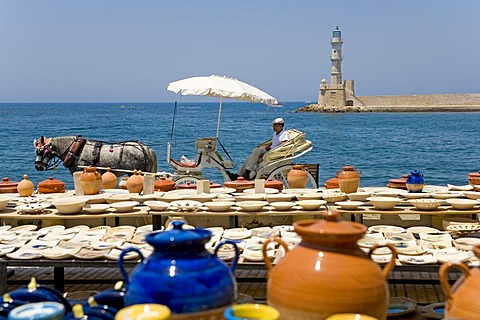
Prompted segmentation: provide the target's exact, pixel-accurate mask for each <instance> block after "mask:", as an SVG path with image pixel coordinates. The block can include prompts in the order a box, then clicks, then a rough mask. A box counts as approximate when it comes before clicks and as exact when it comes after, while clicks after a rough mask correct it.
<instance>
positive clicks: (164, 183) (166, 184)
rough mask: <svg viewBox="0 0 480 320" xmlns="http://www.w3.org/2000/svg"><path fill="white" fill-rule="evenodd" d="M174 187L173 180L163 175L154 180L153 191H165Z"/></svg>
mask: <svg viewBox="0 0 480 320" xmlns="http://www.w3.org/2000/svg"><path fill="white" fill-rule="evenodd" d="M175 188H176V184H175V182H174V181H172V180H170V179H167V178H165V177H160V179H159V180H157V181H155V191H164V192H167V191H170V190H175Z"/></svg>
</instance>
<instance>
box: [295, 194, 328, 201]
mask: <svg viewBox="0 0 480 320" xmlns="http://www.w3.org/2000/svg"><path fill="white" fill-rule="evenodd" d="M295 197H296V198H297V199H298V200H321V199H322V194H321V193H313V192H312V193H303V194H300V193H298V194H296V195H295Z"/></svg>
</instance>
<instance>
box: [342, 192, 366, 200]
mask: <svg viewBox="0 0 480 320" xmlns="http://www.w3.org/2000/svg"><path fill="white" fill-rule="evenodd" d="M371 195H372V193H370V192H354V193H348V194H347V197H348V199H350V200H352V201H367V198H368V197H370V196H371Z"/></svg>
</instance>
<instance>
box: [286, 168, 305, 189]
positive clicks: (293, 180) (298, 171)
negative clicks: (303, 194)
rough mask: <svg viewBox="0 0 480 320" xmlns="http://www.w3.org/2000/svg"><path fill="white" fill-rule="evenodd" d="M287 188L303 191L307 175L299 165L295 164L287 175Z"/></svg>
mask: <svg viewBox="0 0 480 320" xmlns="http://www.w3.org/2000/svg"><path fill="white" fill-rule="evenodd" d="M287 181H288V187H289V188H300V189H303V188H305V187H306V186H307V181H308V174H307V171H306V170H305V169H304V168H303V166H302V165H301V164H296V165H294V166H293V167H292V169H291V170H290V171H289V172H288V175H287Z"/></svg>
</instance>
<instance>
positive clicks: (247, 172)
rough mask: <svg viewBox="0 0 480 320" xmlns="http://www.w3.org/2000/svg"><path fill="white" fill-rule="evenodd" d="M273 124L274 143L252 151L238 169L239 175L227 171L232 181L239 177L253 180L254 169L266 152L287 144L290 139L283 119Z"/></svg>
mask: <svg viewBox="0 0 480 320" xmlns="http://www.w3.org/2000/svg"><path fill="white" fill-rule="evenodd" d="M272 124H273V131H274V132H273V137H272V142H271V143H270V144H269V145H267V146H266V147H257V148H255V149H254V150H253V151H252V153H251V154H250V155H249V156H248V158H247V159H246V160H245V162H244V163H243V165H242V167H241V168H240V169H238V171H237V174H235V173H231V172H229V171H227V174H228V176H229V177H230V179H232V180H236V179H237V178H238V177H239V176H242V177H244V178H245V179H247V180H250V179H253V178H254V177H255V175H256V172H255V171H254V169H255V166H256V165H257V162H258V160H259V159H260V157H261V156H263V155H264V154H265V152H267V151H269V150H272V149H275V148H277V147H278V146H280V145H281V144H283V143H285V142H287V141H288V140H289V139H290V136H289V135H288V132H287V131H286V130H284V129H283V127H284V125H285V122H284V121H283V119H282V118H277V119H275V120H273V123H272Z"/></svg>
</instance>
